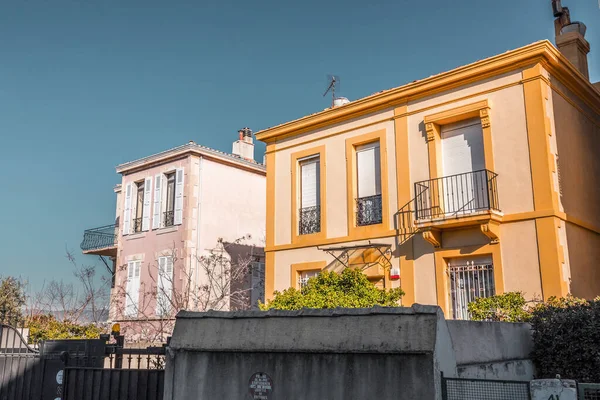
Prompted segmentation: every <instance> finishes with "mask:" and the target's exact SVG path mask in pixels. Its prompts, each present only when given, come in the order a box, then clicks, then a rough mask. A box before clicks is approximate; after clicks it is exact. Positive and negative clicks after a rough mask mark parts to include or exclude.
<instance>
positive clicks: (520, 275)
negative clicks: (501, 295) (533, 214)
mask: <svg viewBox="0 0 600 400" xmlns="http://www.w3.org/2000/svg"><path fill="white" fill-rule="evenodd" d="M500 235H501V237H502V239H501V243H500V245H501V251H502V268H503V270H504V290H505V291H507V292H513V291H521V292H523V294H524V295H525V298H527V299H534V298H537V299H540V298H542V281H541V277H540V263H539V257H538V248H537V235H536V231H535V221H522V222H514V223H510V224H502V225H501V226H500Z"/></svg>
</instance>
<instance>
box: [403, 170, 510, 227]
mask: <svg viewBox="0 0 600 400" xmlns="http://www.w3.org/2000/svg"><path fill="white" fill-rule="evenodd" d="M497 176H498V175H497V174H496V173H495V172H492V171H488V170H485V169H483V170H479V171H473V172H466V173H463V174H457V175H451V176H444V177H441V178H435V179H429V180H426V181H421V182H416V183H415V193H418V194H417V196H416V198H415V199H416V212H415V214H416V219H418V220H419V219H424V220H428V219H437V218H442V219H445V218H455V217H459V216H463V215H468V214H471V213H474V212H478V211H485V210H499V205H498V189H497V184H496V177H497Z"/></svg>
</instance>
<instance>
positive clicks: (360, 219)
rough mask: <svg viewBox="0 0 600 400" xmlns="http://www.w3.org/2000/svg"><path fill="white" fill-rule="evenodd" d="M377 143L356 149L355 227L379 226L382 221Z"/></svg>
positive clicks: (379, 164)
mask: <svg viewBox="0 0 600 400" xmlns="http://www.w3.org/2000/svg"><path fill="white" fill-rule="evenodd" d="M380 157H381V155H380V146H379V142H372V143H368V144H364V145H361V146H357V147H356V176H357V194H358V196H357V199H356V225H358V226H364V225H373V224H380V223H381V222H382V219H383V215H382V208H383V207H382V199H381V160H380Z"/></svg>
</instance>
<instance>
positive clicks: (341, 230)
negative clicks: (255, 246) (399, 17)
mask: <svg viewBox="0 0 600 400" xmlns="http://www.w3.org/2000/svg"><path fill="white" fill-rule="evenodd" d="M569 22H570V21H569ZM560 28H561V27H560V26H559V27H558V28H557V43H558V47H559V49H557V48H556V47H554V45H552V44H551V43H550V42H549V41H541V42H536V43H533V44H531V45H528V46H525V47H522V48H519V49H516V50H513V51H510V52H507V53H504V54H500V55H497V56H494V57H491V58H488V59H485V60H481V61H477V62H475V63H473V64H469V65H466V66H463V67H460V68H457V69H454V70H452V71H448V72H444V73H441V74H439V75H435V76H432V77H429V78H426V79H422V80H419V81H415V82H412V83H409V84H407V85H404V86H401V87H398V88H395V89H390V90H386V91H382V92H379V93H376V94H374V95H371V96H369V97H365V98H363V99H360V100H356V101H352V102H348V103H347V104H342V105H339V106H333V107H332V108H330V109H326V110H324V111H322V112H319V113H316V114H313V115H309V116H306V117H303V118H300V119H298V120H295V121H291V122H287V123H284V124H282V125H279V126H276V127H273V128H269V129H266V130H263V131H261V132H259V133H257V135H256V136H257V138H258V139H259V140H262V141H264V142H266V144H267V153H266V164H267V225H266V229H267V231H266V254H267V256H266V298H267V299H269V298H271V297H272V296H273V292H274V291H275V290H279V291H281V290H284V289H286V288H288V287H290V286H293V287H299V286H301V285H303V284H304V282H305V281H306V279H307V278H309V277H310V276H313V275H315V274H316V273H318V272H319V271H320V270H322V269H332V270H340V269H342V268H347V267H351V268H362V269H363V270H364V271H365V272H366V273H367V275H369V277H370V279H372V280H373V281H374V282H375V283H376V284H378V285H380V286H382V287H386V288H387V287H397V286H401V287H402V289H403V290H404V291H405V292H406V295H405V296H404V298H403V300H402V302H403V304H405V305H411V304H412V303H422V304H438V305H440V306H441V307H442V309H443V310H444V312H445V313H446V315H447V316H448V317H453V318H466V317H467V312H466V304H467V303H468V301H470V300H472V299H473V298H475V297H480V296H489V295H492V294H500V293H503V292H507V291H516V290H519V291H523V292H524V293H525V295H526V297H528V298H533V297H543V298H548V297H550V296H564V295H566V294H568V293H572V294H573V295H575V296H581V297H588V298H589V297H593V296H596V295H599V294H600V211H599V208H600V157H598V152H599V151H600V91H599V88H598V85H596V86H595V85H593V84H591V83H590V82H589V79H588V73H587V52H588V51H589V44H588V43H587V41H585V39H584V38H583V36H582V34H581V33H580V32H576V31H573V29H563V30H560ZM571 28H572V27H571ZM341 103H343V102H341Z"/></svg>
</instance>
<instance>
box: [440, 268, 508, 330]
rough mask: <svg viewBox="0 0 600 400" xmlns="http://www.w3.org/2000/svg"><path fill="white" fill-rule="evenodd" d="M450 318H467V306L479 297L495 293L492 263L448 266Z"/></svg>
mask: <svg viewBox="0 0 600 400" xmlns="http://www.w3.org/2000/svg"><path fill="white" fill-rule="evenodd" d="M448 275H449V278H450V302H451V304H452V318H454V319H469V317H470V316H469V312H468V311H467V306H468V305H469V303H470V302H472V301H473V300H475V299H477V298H479V297H490V296H493V295H494V294H496V289H495V285H494V266H493V265H492V264H475V263H474V262H471V263H467V264H465V265H453V266H449V267H448Z"/></svg>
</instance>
